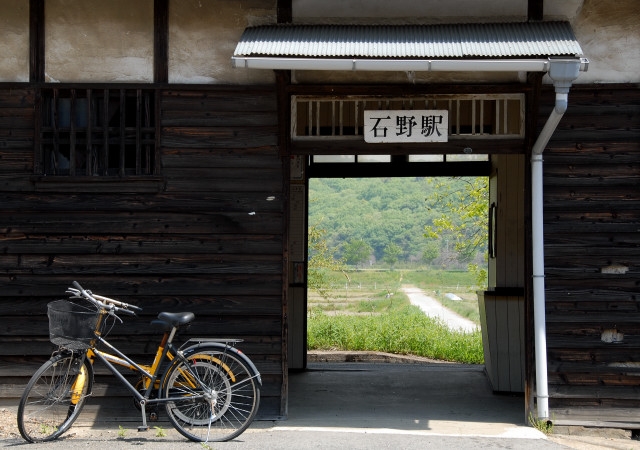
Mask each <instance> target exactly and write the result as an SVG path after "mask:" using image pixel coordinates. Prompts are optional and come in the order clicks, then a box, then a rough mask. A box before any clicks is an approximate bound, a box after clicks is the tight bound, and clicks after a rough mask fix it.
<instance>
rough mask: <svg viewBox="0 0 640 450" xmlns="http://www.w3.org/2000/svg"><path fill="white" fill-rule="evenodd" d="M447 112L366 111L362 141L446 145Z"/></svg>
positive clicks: (429, 110)
mask: <svg viewBox="0 0 640 450" xmlns="http://www.w3.org/2000/svg"><path fill="white" fill-rule="evenodd" d="M448 138H449V111H447V110H446V109H445V110H440V109H425V110H397V111H396V110H392V111H380V110H366V111H365V112H364V140H365V142H369V143H386V142H393V143H402V142H447V141H448Z"/></svg>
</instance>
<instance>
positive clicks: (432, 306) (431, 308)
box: [401, 286, 478, 332]
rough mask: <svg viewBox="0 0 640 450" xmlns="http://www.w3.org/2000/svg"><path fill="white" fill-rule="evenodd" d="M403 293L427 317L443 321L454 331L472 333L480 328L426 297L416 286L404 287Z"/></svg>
mask: <svg viewBox="0 0 640 450" xmlns="http://www.w3.org/2000/svg"><path fill="white" fill-rule="evenodd" d="M401 290H402V292H404V293H405V294H407V297H409V301H410V302H411V304H412V305H416V306H418V307H419V308H420V309H421V310H422V311H423V312H424V313H425V314H426V315H427V316H430V317H436V318H438V319H440V320H442V321H443V322H444V323H446V324H447V326H448V327H449V328H450V329H452V330H461V331H464V332H472V331H475V330H477V328H478V326H477V325H476V324H475V323H473V322H472V321H471V320H469V319H465V318H464V317H462V316H460V315H458V314H456V313H455V312H453V311H451V310H450V309H448V308H445V307H444V306H442V304H441V303H440V302H439V301H437V300H435V299H434V298H432V297H429V296H428V295H426V294H425V293H424V292H423V291H422V289H419V288H417V287H415V286H402V288H401Z"/></svg>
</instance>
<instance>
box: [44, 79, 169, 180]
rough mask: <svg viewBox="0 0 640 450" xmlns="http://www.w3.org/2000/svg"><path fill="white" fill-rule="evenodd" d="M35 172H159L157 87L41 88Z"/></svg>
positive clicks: (112, 174) (110, 174)
mask: <svg viewBox="0 0 640 450" xmlns="http://www.w3.org/2000/svg"><path fill="white" fill-rule="evenodd" d="M41 96H42V109H41V127H40V142H39V146H38V147H39V148H37V149H36V150H37V152H38V153H39V154H38V155H37V157H36V162H37V164H39V166H38V165H36V173H39V174H42V175H67V176H76V177H80V176H105V177H127V176H145V175H158V171H159V164H158V163H159V158H158V154H157V151H158V149H157V148H156V147H157V146H156V123H155V104H156V91H155V90H147V89H124V88H121V89H97V88H96V89H90V88H87V89H80V88H47V89H42V91H41Z"/></svg>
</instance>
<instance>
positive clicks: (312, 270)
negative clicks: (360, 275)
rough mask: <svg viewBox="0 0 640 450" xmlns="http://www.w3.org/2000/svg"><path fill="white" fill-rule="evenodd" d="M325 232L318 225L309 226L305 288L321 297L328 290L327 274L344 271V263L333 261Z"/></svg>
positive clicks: (325, 294)
mask: <svg viewBox="0 0 640 450" xmlns="http://www.w3.org/2000/svg"><path fill="white" fill-rule="evenodd" d="M326 235H327V231H326V230H325V229H323V228H320V227H319V226H318V225H311V226H309V267H308V270H307V286H308V288H309V289H313V290H315V291H316V292H318V293H319V294H320V295H322V296H323V297H326V296H327V291H328V290H329V288H330V286H329V277H328V275H327V274H328V273H329V272H332V271H339V270H344V268H345V267H344V262H343V261H341V260H338V259H335V258H334V256H333V253H332V252H331V251H330V250H329V246H328V245H327V240H326Z"/></svg>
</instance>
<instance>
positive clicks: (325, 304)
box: [307, 269, 484, 364]
mask: <svg viewBox="0 0 640 450" xmlns="http://www.w3.org/2000/svg"><path fill="white" fill-rule="evenodd" d="M331 279H332V280H333V286H332V288H331V290H330V294H329V296H328V297H327V298H320V297H319V296H317V295H314V293H312V292H310V293H309V317H308V328H307V332H308V333H307V334H308V348H309V350H354V351H381V352H389V353H395V354H410V355H416V356H423V357H427V358H432V359H437V360H443V361H454V362H461V363H469V364H482V363H483V362H484V355H483V351H482V335H481V332H480V331H477V332H475V333H461V332H455V331H451V330H449V329H448V328H447V327H446V326H445V325H444V324H443V323H441V322H439V321H437V320H435V319H433V318H429V317H427V316H426V315H424V314H423V313H422V312H421V311H420V309H419V308H417V307H414V306H411V305H410V303H409V300H408V298H407V297H406V296H405V295H404V294H403V293H402V292H401V291H400V287H401V286H402V285H403V284H411V285H414V286H417V287H419V288H421V289H423V290H425V293H426V294H427V295H431V296H433V297H435V298H436V299H437V300H439V301H441V302H442V303H443V304H444V305H445V306H447V307H448V308H450V309H452V310H454V311H456V312H457V313H458V314H460V315H462V316H463V317H467V318H469V319H471V320H473V321H475V322H476V323H478V322H479V314H478V301H477V296H476V294H475V291H476V290H478V289H479V288H478V287H474V286H473V284H474V279H473V275H471V274H469V273H467V272H454V271H441V270H429V269H427V270H420V271H410V270H402V271H399V270H398V271H375V270H365V271H354V272H348V273H347V274H346V275H345V274H342V273H334V274H331ZM447 292H453V293H455V294H456V295H458V296H460V297H462V298H463V301H451V300H447V299H446V298H445V297H444V294H445V293H447ZM388 294H392V295H388Z"/></svg>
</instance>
